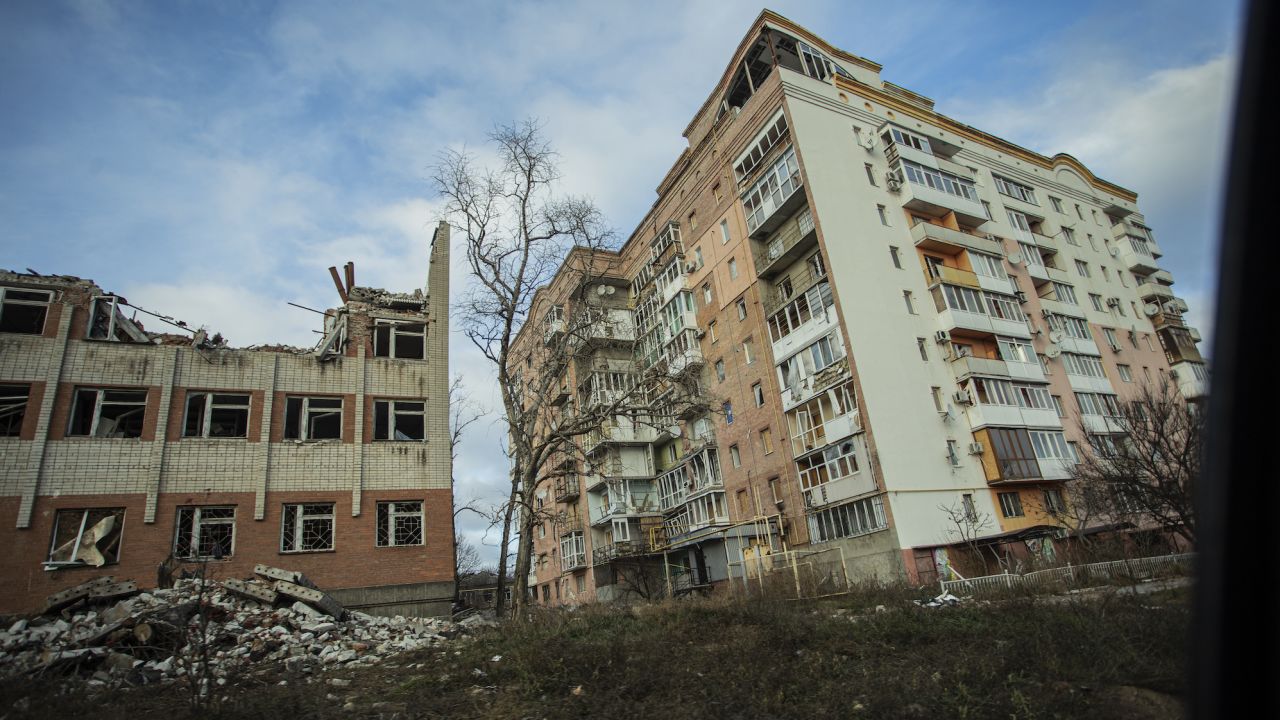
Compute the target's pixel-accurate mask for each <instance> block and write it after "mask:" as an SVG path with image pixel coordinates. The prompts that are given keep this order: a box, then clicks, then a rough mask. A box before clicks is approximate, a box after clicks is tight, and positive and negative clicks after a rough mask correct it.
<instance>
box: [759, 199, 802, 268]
mask: <svg viewBox="0 0 1280 720" xmlns="http://www.w3.org/2000/svg"><path fill="white" fill-rule="evenodd" d="M801 197H802V199H803V194H802V195H801ZM797 205H798V204H797ZM783 217H785V218H786V219H785V220H784V221H783V222H781V223H779V225H778V226H777V230H776V231H774V232H773V234H772V235H768V236H766V239H765V240H764V241H763V242H760V243H758V244H753V249H754V253H755V265H756V276H757V277H761V278H765V279H769V278H772V277H773V276H775V275H777V274H779V273H781V272H782V271H783V270H785V269H786V268H788V267H790V266H791V265H792V264H793V263H795V262H796V261H797V260H799V259H800V258H801V257H803V256H804V255H805V254H806V253H808V252H811V251H813V250H816V249H817V247H818V235H817V232H816V231H815V228H814V223H813V212H812V211H811V210H810V209H809V206H808V205H805V206H804V207H802V208H801V209H800V210H799V211H798V212H796V213H795V214H794V215H792V216H790V217H787V216H785V215H784V216H783Z"/></svg>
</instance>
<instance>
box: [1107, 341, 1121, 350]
mask: <svg viewBox="0 0 1280 720" xmlns="http://www.w3.org/2000/svg"><path fill="white" fill-rule="evenodd" d="M1109 344H1110V345H1111V352H1120V344H1119V343H1109Z"/></svg>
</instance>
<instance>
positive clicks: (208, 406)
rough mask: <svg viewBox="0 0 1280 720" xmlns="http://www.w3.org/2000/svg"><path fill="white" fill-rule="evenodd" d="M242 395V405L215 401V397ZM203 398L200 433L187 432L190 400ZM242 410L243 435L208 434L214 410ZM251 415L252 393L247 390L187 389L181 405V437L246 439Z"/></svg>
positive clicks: (185, 438)
mask: <svg viewBox="0 0 1280 720" xmlns="http://www.w3.org/2000/svg"><path fill="white" fill-rule="evenodd" d="M219 396H221V397H224V398H225V397H243V398H244V399H245V402H244V405H239V404H232V403H227V402H222V403H215V402H214V401H213V399H214V398H215V397H219ZM201 397H202V398H204V400H203V402H202V403H201V405H200V411H199V412H200V415H201V418H200V433H199V434H198V435H191V434H188V432H187V431H188V429H189V428H190V424H191V401H192V400H194V399H196V398H201ZM219 409H221V410H228V409H232V410H240V409H243V410H244V435H210V434H209V432H210V430H211V429H212V426H213V411H214V410H219ZM252 417H253V394H252V393H248V392H236V391H226V390H222V391H219V390H188V391H187V396H186V402H184V403H183V407H182V438H183V439H184V440H187V439H202V440H248V439H249V422H250V420H251V419H252Z"/></svg>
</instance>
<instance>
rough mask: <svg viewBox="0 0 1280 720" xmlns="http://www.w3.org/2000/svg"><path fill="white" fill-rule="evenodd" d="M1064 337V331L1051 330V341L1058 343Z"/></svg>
mask: <svg viewBox="0 0 1280 720" xmlns="http://www.w3.org/2000/svg"><path fill="white" fill-rule="evenodd" d="M1062 338H1063V335H1062V331H1061V330H1050V331H1049V342H1051V343H1054V344H1057V343H1060V342H1062Z"/></svg>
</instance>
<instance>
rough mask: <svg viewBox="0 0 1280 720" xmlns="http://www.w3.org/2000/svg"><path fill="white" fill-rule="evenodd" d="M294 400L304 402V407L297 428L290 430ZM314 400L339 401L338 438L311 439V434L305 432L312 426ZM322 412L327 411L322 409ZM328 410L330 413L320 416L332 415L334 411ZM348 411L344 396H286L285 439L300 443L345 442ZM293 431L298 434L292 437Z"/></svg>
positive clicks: (299, 415) (300, 412)
mask: <svg viewBox="0 0 1280 720" xmlns="http://www.w3.org/2000/svg"><path fill="white" fill-rule="evenodd" d="M294 400H300V401H302V406H301V409H300V410H299V411H298V418H297V421H298V422H297V427H293V428H290V425H291V423H290V422H289V415H290V412H291V408H290V403H291V402H292V401H294ZM313 400H337V401H338V409H337V413H338V436H337V437H322V438H315V437H311V433H310V432H304V431H305V430H307V429H308V428H310V426H311V422H310V421H311V414H312V410H311V402H312V401H313ZM321 410H326V409H325V408H322V409H321ZM328 410H329V412H328V413H325V412H320V413H319V414H331V413H332V409H328ZM346 411H347V399H346V397H345V396H342V395H337V396H334V395H286V396H285V412H284V428H283V431H284V432H283V439H285V440H296V441H298V442H332V441H335V440H337V441H342V440H345V438H344V437H343V429H344V427H345V424H344V423H345V420H346ZM291 430H292V431H293V432H294V433H296V434H295V435H290V431H291Z"/></svg>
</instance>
